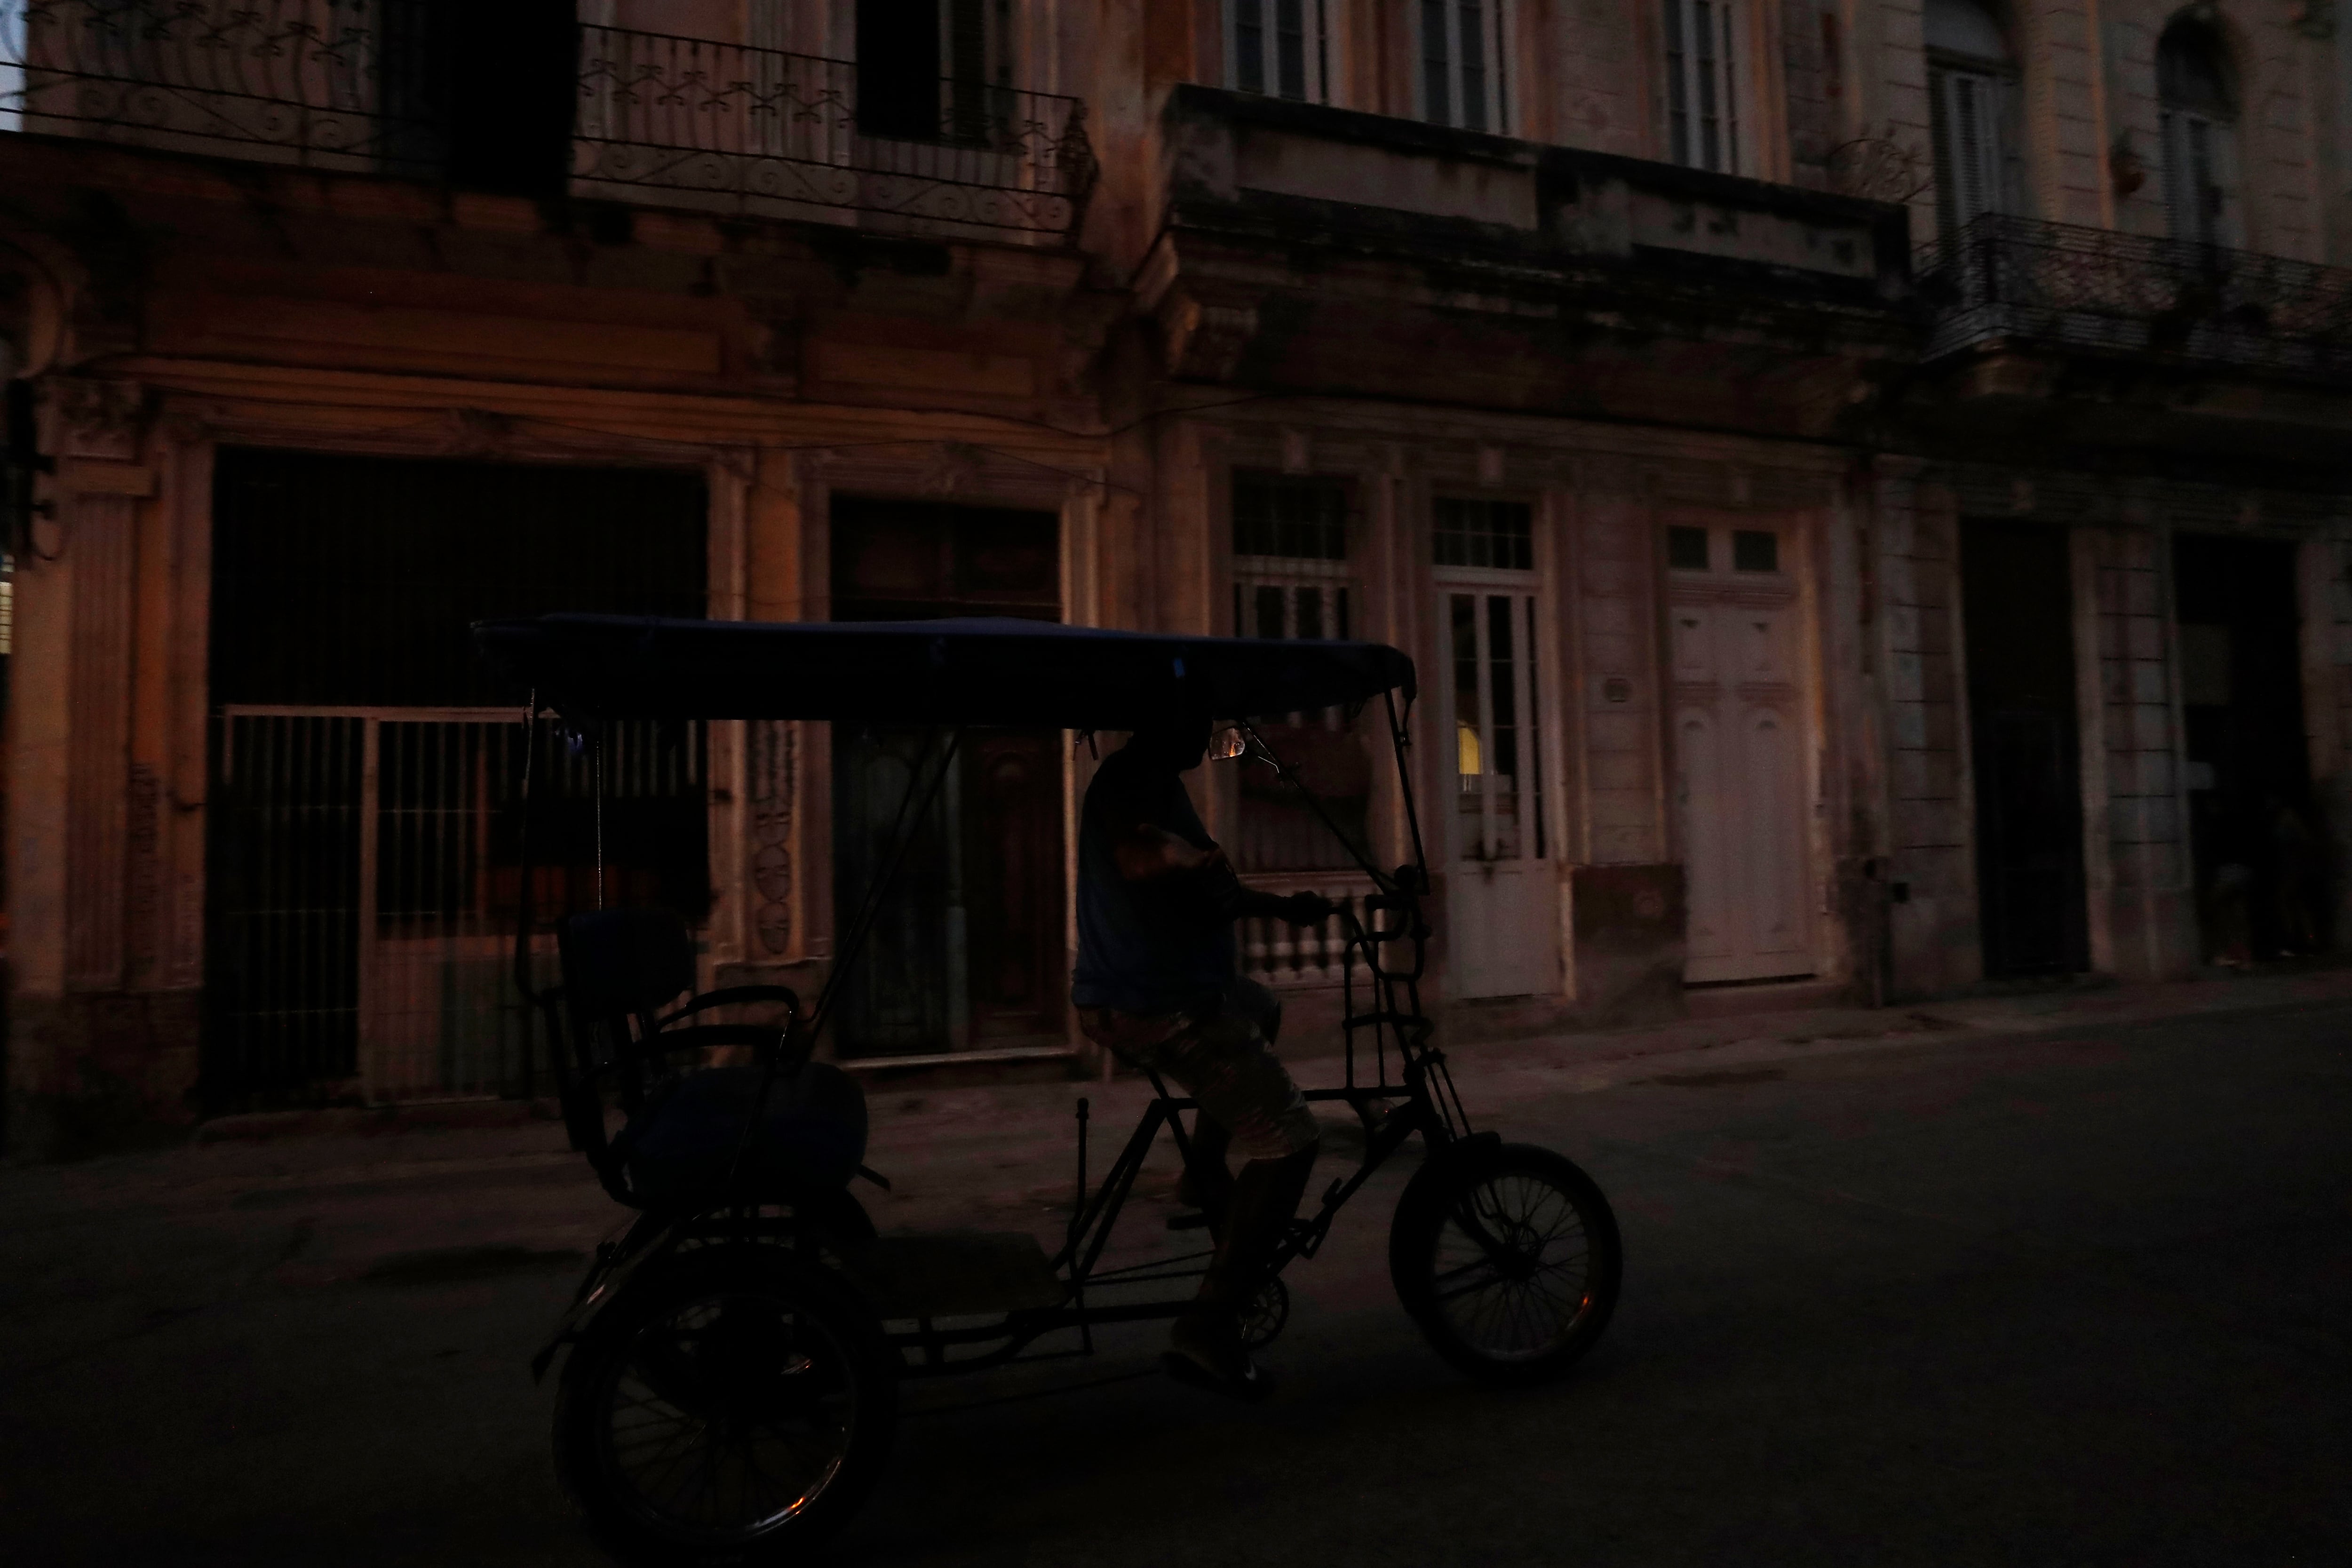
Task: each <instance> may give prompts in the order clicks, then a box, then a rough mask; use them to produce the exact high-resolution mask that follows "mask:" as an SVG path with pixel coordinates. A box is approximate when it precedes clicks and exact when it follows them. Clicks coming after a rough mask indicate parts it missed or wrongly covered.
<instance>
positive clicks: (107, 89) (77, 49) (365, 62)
mask: <svg viewBox="0 0 2352 1568" xmlns="http://www.w3.org/2000/svg"><path fill="white" fill-rule="evenodd" d="M414 11H415V7H414V6H402V5H397V4H394V3H392V0H0V128H5V129H9V130H22V131H29V132H46V133H48V134H52V135H72V136H85V137H95V138H100V139H104V140H109V141H121V142H136V143H138V144H139V145H142V146H147V147H156V148H161V149H163V150H166V151H172V152H182V153H214V154H221V155H226V156H230V157H237V158H246V159H259V160H262V161H265V162H284V163H299V164H300V165H302V166H304V167H313V168H331V169H344V170H350V171H353V172H362V173H365V172H397V173H407V174H431V173H432V172H434V170H435V168H436V166H437V163H438V160H439V158H440V156H441V154H442V148H441V142H440V136H439V127H438V124H437V116H436V115H435V114H434V113H433V112H432V110H431V108H430V102H429V100H430V98H431V94H430V93H429V92H428V90H427V84H428V79H429V75H430V73H429V71H428V69H427V64H426V58H425V38H424V36H423V34H422V32H421V30H420V29H418V28H417V27H415V26H403V25H402V24H403V18H404V16H407V15H408V14H410V13H412V12H414Z"/></svg>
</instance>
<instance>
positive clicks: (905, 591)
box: [833, 496, 1068, 1054]
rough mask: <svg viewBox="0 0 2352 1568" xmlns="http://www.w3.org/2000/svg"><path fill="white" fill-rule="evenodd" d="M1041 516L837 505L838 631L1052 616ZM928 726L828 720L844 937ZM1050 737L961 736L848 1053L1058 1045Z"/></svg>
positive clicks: (1055, 609) (1057, 855)
mask: <svg viewBox="0 0 2352 1568" xmlns="http://www.w3.org/2000/svg"><path fill="white" fill-rule="evenodd" d="M1060 561H1061V554H1060V527H1059V523H1058V521H1057V520H1056V519H1055V516H1054V514H1053V513H1051V512H1039V511H1013V510H999V509H995V508H988V507H959V506H946V505H940V504H938V503H933V502H923V501H899V500H868V499H864V498H859V497H850V496H844V497H838V498H836V499H835V501H834V503H833V614H834V618H835V619H836V620H921V619H929V618H930V617H933V616H1022V617H1024V618H1029V619H1036V620H1058V619H1060V618H1061V588H1060V581H1061V573H1060ZM939 742H940V737H939V736H938V735H937V734H936V733H935V732H931V731H919V730H901V729H892V728H888V727H886V726H871V727H861V726H853V725H848V724H837V725H835V727H834V764H833V767H834V773H833V782H834V884H835V906H834V907H835V918H836V920H837V921H840V922H841V923H842V925H843V927H844V931H845V928H846V925H847V922H848V921H849V919H850V918H851V916H852V914H853V913H854V912H855V911H856V910H857V909H858V908H859V906H860V905H861V904H862V903H863V901H864V900H865V897H866V889H867V887H868V886H869V884H870V883H871V882H872V880H873V879H874V877H875V875H876V874H877V871H878V870H879V869H880V868H881V867H882V865H883V863H884V860H883V856H884V851H885V848H886V847H887V843H888V839H889V834H890V830H891V827H892V825H893V824H894V823H895V822H896V821H897V819H898V809H899V805H900V803H901V802H902V801H903V800H904V799H905V798H906V795H907V789H908V784H909V783H910V781H911V780H912V779H913V778H914V776H915V773H916V771H917V769H918V768H919V766H920V765H921V762H922V759H924V758H925V757H927V756H929V757H935V756H936V755H937V751H936V748H937V746H938V744H939ZM1062 834H1063V791H1062V757H1061V735H1060V732H1059V731H972V732H970V733H967V734H966V735H965V737H964V740H963V747H962V751H961V754H960V757H959V761H958V763H957V765H956V767H955V768H954V770H953V772H952V775H951V776H950V779H949V780H948V783H947V785H946V787H945V789H944V790H943V791H942V792H941V795H940V801H939V804H938V805H937V806H936V807H935V809H934V810H933V811H932V812H931V813H930V814H929V816H928V817H927V818H925V819H924V820H923V821H922V822H921V823H920V824H919V825H918V826H917V829H916V836H915V838H914V840H913V843H912V845H911V847H910V848H909V850H908V856H907V858H906V861H905V862H904V864H903V865H902V866H901V868H900V869H899V872H898V879H897V880H896V882H895V883H894V884H893V885H892V888H891V890H890V893H889V896H888V897H887V899H886V900H885V901H884V903H883V905H882V907H881V910H880V912H879V914H878V916H877V921H876V924H875V928H874V934H873V937H872V939H871V941H870V943H869V945H868V946H867V948H866V952H865V955H864V958H863V959H862V961H861V963H860V964H859V967H858V972H857V973H856V974H854V975H853V976H852V977H851V978H850V980H849V981H848V983H847V984H846V985H845V989H844V991H843V994H842V1001H841V1011H840V1015H839V1017H840V1025H839V1027H840V1030H841V1034H840V1040H841V1045H842V1048H843V1049H844V1050H845V1051H846V1052H851V1053H859V1054H879V1053H907V1052H931V1051H946V1050H962V1049H967V1048H1002V1047H1010V1046H1024V1045H1046V1044H1053V1045H1058V1044H1060V1043H1061V1040H1062V1028H1063V1010H1064V1006H1063V996H1064V994H1065V992H1066V989H1067V978H1068V977H1067V973H1066V970H1067V959H1066V933H1065V931H1064V930H1063V902H1062V900H1063V849H1062Z"/></svg>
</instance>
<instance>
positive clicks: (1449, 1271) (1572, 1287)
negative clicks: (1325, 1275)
mask: <svg viewBox="0 0 2352 1568" xmlns="http://www.w3.org/2000/svg"><path fill="white" fill-rule="evenodd" d="M1622 1267H1623V1258H1622V1254H1621V1252H1620V1251H1619V1248H1618V1242H1617V1219H1616V1216H1615V1215H1612V1214H1611V1213H1610V1212H1609V1200H1608V1199H1606V1198H1604V1197H1602V1196H1601V1189H1600V1188H1599V1187H1597V1186H1595V1185H1594V1184H1593V1182H1592V1178H1591V1177H1590V1176H1588V1175H1586V1174H1585V1173H1583V1172H1582V1171H1580V1170H1579V1169H1578V1168H1577V1167H1576V1165H1575V1164H1574V1163H1572V1162H1570V1160H1568V1159H1567V1158H1566V1157H1565V1156H1562V1155H1559V1154H1555V1153H1553V1152H1551V1151H1550V1150H1549V1149H1538V1148H1537V1147H1536V1146H1535V1145H1533V1144H1531V1143H1506V1144H1502V1145H1500V1146H1499V1147H1496V1148H1494V1149H1491V1150H1486V1151H1479V1152H1475V1153H1471V1154H1468V1155H1467V1156H1466V1157H1464V1158H1458V1159H1451V1160H1447V1159H1440V1160H1437V1161H1434V1162H1433V1163H1431V1164H1429V1165H1426V1166H1424V1167H1423V1169H1422V1171H1421V1173H1420V1174H1418V1175H1416V1176H1415V1177H1414V1178H1413V1179H1412V1183H1411V1184H1409V1185H1408V1186H1407V1187H1406V1188H1405V1191H1404V1196H1403V1197H1402V1198H1401V1199H1399V1200H1398V1202H1397V1212H1396V1219H1395V1222H1394V1224H1393V1225H1392V1226H1391V1228H1390V1230H1389V1276H1390V1278H1391V1279H1393V1280H1394V1281H1395V1282H1396V1289H1397V1296H1398V1298H1399V1299H1400V1300H1402V1301H1403V1303H1404V1310H1405V1311H1406V1312H1407V1313H1409V1314H1411V1316H1412V1321H1414V1322H1415V1323H1416V1324H1418V1325H1420V1328H1421V1331H1422V1333H1423V1335H1424V1336H1425V1337H1427V1339H1428V1341H1429V1342H1430V1345H1431V1347H1432V1348H1433V1349H1434V1350H1435V1351H1436V1352H1437V1353H1438V1354H1440V1355H1442V1356H1444V1358H1445V1359H1446V1360H1447V1361H1449V1362H1452V1363H1454V1365H1455V1366H1457V1367H1459V1368H1460V1369H1461V1370H1462V1371H1464V1372H1465V1373H1469V1374H1470V1375H1471V1376H1472V1377H1475V1378H1477V1379H1478V1380H1479V1381H1481V1382H1484V1383H1493V1384H1530V1383H1539V1382H1541V1381H1543V1380H1544V1379H1546V1378H1549V1377H1554V1376H1557V1375H1559V1373H1562V1372H1565V1371H1566V1370H1567V1369H1568V1367H1569V1365H1570V1363H1573V1362H1574V1361H1575V1360H1576V1358H1577V1357H1579V1356H1580V1355H1582V1354H1583V1353H1584V1352H1586V1351H1588V1350H1590V1349H1591V1348H1592V1343H1593V1342H1594V1341H1595V1340H1597V1339H1599V1338H1600V1337H1601V1330H1602V1329H1604V1328H1606V1327H1608V1325H1609V1314H1610V1312H1611V1310H1613V1309H1614V1308H1615V1307H1616V1305H1617V1284H1618V1279H1619V1277H1620V1275H1621V1273H1622Z"/></svg>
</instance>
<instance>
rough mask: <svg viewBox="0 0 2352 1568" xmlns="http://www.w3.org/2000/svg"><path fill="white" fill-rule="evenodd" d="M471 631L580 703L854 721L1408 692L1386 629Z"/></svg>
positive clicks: (540, 626)
mask: <svg viewBox="0 0 2352 1568" xmlns="http://www.w3.org/2000/svg"><path fill="white" fill-rule="evenodd" d="M474 637H475V640H476V641H477V642H478V643H479V644H480V645H481V647H482V650H483V652H484V653H486V654H487V655H488V657H489V658H490V659H491V660H492V661H493V662H494V663H495V664H497V665H498V666H499V667H500V668H502V669H503V670H504V671H505V672H506V673H507V674H509V676H511V677H512V678H513V679H515V680H516V681H517V682H518V683H519V684H520V685H523V686H526V687H529V688H530V689H533V690H535V691H536V692H537V693H538V694H539V700H541V702H544V703H548V704H551V706H553V707H554V708H556V709H557V710H559V711H561V712H562V713H564V714H566V715H567V716H571V717H577V718H604V719H651V718H677V719H848V720H869V721H875V722H879V723H936V724H1003V725H1014V726H1021V727H1025V728H1040V729H1073V730H1131V729H1134V728H1135V727H1136V726H1137V725H1138V724H1139V723H1141V722H1143V721H1147V720H1149V719H1150V718H1152V717H1154V716H1157V715H1161V714H1165V713H1167V712H1168V711H1169V710H1170V709H1171V707H1173V706H1175V705H1176V704H1178V703H1180V702H1181V703H1183V704H1184V705H1186V706H1190V705H1192V703H1195V702H1197V703H1199V704H1201V705H1202V706H1203V707H1205V708H1207V709H1208V710H1209V711H1210V712H1211V713H1212V714H1213V715H1214V716H1216V717H1218V718H1221V719H1234V718H1242V717H1244V716H1248V715H1255V714H1265V713H1291V712H1297V711H1300V710H1307V709H1315V708H1329V707H1335V706H1342V705H1349V704H1353V703H1357V702H1360V701H1362V700H1364V699H1366V698H1369V697H1374V696H1377V695H1379V694H1380V693H1381V692H1383V691H1390V690H1400V691H1402V692H1403V694H1404V695H1405V697H1406V698H1408V699H1410V698H1411V697H1412V694H1413V673H1412V660H1411V659H1410V658H1406V657H1405V656H1404V655H1403V654H1402V653H1399V652H1398V651H1397V650H1396V649H1394V648H1392V647H1388V646H1386V645H1385V644H1382V643H1368V642H1307V641H1297V640H1288V639H1277V638H1268V637H1169V636H1160V635H1158V634H1155V633H1150V632H1114V631H1097V630H1095V629H1093V628H1091V627H1087V626H1061V625H1057V624H1055V623H1054V622H1050V621H1021V620H1003V619H974V620H938V621H793V622H781V623H778V622H759V621H682V620H657V619H654V618H651V617H646V616H541V617H539V618H538V619H536V620H521V621H481V622H478V623H476V625H475V626H474Z"/></svg>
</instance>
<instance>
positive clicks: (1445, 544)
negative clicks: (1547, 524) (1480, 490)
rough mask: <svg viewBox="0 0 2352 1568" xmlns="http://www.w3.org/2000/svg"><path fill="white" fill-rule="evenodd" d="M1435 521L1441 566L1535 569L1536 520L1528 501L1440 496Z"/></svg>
mask: <svg viewBox="0 0 2352 1568" xmlns="http://www.w3.org/2000/svg"><path fill="white" fill-rule="evenodd" d="M1432 521H1433V523H1434V524H1435V527H1434V530H1433V534H1434V537H1433V545H1434V553H1435V557H1436V563H1437V564H1438V565H1440V566H1483V567H1490V568H1496V569H1499V570H1501V571H1506V572H1532V571H1534V570H1535V565H1536V547H1535V517H1534V513H1533V511H1532V510H1530V509H1529V508H1528V504H1527V502H1525V501H1516V500H1464V499H1462V498H1460V497H1454V496H1440V497H1438V498H1437V500H1436V501H1435V503H1434V505H1433V509H1432Z"/></svg>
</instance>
